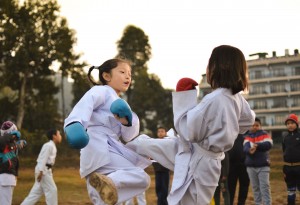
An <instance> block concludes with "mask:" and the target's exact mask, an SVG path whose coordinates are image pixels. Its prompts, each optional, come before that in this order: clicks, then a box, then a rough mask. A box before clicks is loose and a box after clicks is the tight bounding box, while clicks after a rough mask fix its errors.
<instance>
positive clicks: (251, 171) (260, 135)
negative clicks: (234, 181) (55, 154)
mask: <svg viewBox="0 0 300 205" xmlns="http://www.w3.org/2000/svg"><path fill="white" fill-rule="evenodd" d="M272 146H273V140H272V138H271V136H270V135H269V134H268V133H267V132H265V131H264V130H262V126H261V121H260V119H259V118H255V122H254V124H253V125H252V128H251V129H250V132H248V133H247V135H246V136H245V139H244V152H245V154H246V159H245V165H246V167H247V173H248V175H249V179H250V183H251V187H252V191H253V195H254V201H255V205H261V204H264V205H271V204H272V199H271V188H270V156H269V150H270V149H271V148H272Z"/></svg>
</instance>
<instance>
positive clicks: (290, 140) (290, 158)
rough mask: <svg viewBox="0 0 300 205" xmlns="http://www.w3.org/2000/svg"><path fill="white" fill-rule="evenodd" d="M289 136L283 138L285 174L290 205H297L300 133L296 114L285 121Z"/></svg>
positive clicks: (299, 181) (299, 173) (299, 186)
mask: <svg viewBox="0 0 300 205" xmlns="http://www.w3.org/2000/svg"><path fill="white" fill-rule="evenodd" d="M285 125H286V127H287V131H288V134H287V135H286V136H285V137H284V138H283V141H282V151H283V160H284V166H283V173H284V180H285V183H286V186H287V191H288V196H287V202H288V205H295V202H296V190H298V191H300V133H299V132H298V126H299V121H298V117H297V115H295V114H290V115H289V116H288V117H287V119H286V120H285Z"/></svg>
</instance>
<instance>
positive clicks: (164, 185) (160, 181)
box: [152, 126, 170, 205]
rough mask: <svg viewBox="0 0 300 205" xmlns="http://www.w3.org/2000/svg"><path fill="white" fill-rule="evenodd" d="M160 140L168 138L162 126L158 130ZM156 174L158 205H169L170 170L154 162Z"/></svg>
mask: <svg viewBox="0 0 300 205" xmlns="http://www.w3.org/2000/svg"><path fill="white" fill-rule="evenodd" d="M157 137H158V139H163V138H165V137H167V130H166V128H164V127H162V126H160V127H158V128H157ZM152 165H153V168H154V172H155V193H156V196H157V205H168V200H167V197H168V193H169V184H170V170H169V169H168V168H166V167H164V166H162V165H161V164H159V163H158V162H156V161H153V162H152Z"/></svg>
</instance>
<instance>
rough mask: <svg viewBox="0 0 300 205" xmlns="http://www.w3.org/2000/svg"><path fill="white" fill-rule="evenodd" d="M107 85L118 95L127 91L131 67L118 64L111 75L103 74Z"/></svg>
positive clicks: (125, 64)
mask: <svg viewBox="0 0 300 205" xmlns="http://www.w3.org/2000/svg"><path fill="white" fill-rule="evenodd" d="M103 77H104V79H105V80H106V82H107V85H109V86H110V87H112V88H113V89H114V90H115V91H116V93H117V94H118V95H119V94H120V93H121V92H125V91H127V90H128V88H129V86H130V83H131V67H130V66H129V65H128V64H127V63H118V66H117V67H115V68H114V69H112V70H111V73H103Z"/></svg>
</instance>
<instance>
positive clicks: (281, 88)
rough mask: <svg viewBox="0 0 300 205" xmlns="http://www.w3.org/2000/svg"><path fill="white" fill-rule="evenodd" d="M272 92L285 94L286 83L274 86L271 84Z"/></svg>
mask: <svg viewBox="0 0 300 205" xmlns="http://www.w3.org/2000/svg"><path fill="white" fill-rule="evenodd" d="M271 92H272V93H281V92H285V84H284V83H274V84H271Z"/></svg>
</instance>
